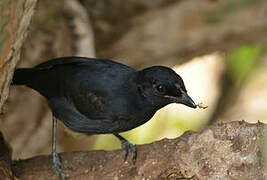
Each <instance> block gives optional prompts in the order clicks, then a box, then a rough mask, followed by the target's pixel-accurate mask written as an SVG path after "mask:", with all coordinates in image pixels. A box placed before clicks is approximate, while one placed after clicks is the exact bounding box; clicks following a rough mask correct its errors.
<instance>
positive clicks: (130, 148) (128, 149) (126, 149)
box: [114, 133, 137, 163]
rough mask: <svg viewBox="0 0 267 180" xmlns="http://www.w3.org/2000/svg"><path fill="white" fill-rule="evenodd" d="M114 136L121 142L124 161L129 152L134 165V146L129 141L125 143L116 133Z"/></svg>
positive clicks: (135, 154)
mask: <svg viewBox="0 0 267 180" xmlns="http://www.w3.org/2000/svg"><path fill="white" fill-rule="evenodd" d="M114 136H116V137H117V138H118V139H119V140H120V141H121V147H122V149H123V151H124V161H126V159H127V155H128V152H130V154H131V157H132V160H133V162H134V163H135V161H136V157H137V151H136V147H135V145H133V144H131V143H130V142H129V141H127V140H126V139H124V138H123V137H122V136H120V135H119V134H117V133H114Z"/></svg>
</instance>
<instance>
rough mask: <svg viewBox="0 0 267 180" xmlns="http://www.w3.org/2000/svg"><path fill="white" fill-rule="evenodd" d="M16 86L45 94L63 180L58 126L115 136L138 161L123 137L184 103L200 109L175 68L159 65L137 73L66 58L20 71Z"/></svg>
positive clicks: (99, 62)
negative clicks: (161, 111) (164, 110)
mask: <svg viewBox="0 0 267 180" xmlns="http://www.w3.org/2000/svg"><path fill="white" fill-rule="evenodd" d="M13 84H14V85H26V86H28V87H30V88H32V89H35V90H36V91H38V92H39V93H40V94H41V95H43V96H44V97H45V98H46V99H47V101H48V104H49V106H50V108H51V110H52V114H53V133H52V157H53V163H54V169H55V171H56V173H57V175H58V176H59V177H60V178H61V179H66V176H65V175H64V174H63V172H62V168H63V164H62V163H61V162H60V158H59V156H58V154H57V152H56V125H57V119H58V120H61V121H62V122H63V123H64V124H65V125H66V126H67V127H68V128H70V129H71V130H73V131H76V132H80V133H85V134H106V133H112V134H114V135H115V136H116V137H117V138H118V139H119V140H120V141H121V144H122V148H123V150H124V158H126V157H127V154H128V152H130V153H131V156H132V158H133V160H135V159H136V155H137V152H136V148H135V146H134V145H133V144H131V143H130V142H128V141H127V140H126V139H124V138H123V137H121V136H120V135H119V133H120V132H123V131H128V130H130V129H133V128H135V127H137V126H140V125H142V124H144V123H146V122H147V121H148V120H149V119H150V118H151V117H152V116H153V115H154V114H155V113H156V111H157V110H159V109H160V108H162V107H164V106H166V105H167V104H170V103H181V104H184V105H186V106H189V107H191V108H196V105H195V103H194V101H193V100H192V99H191V98H190V97H189V96H188V95H187V91H186V89H185V85H184V82H183V80H182V78H181V77H180V76H179V75H178V74H176V73H175V72H174V71H173V70H172V69H170V68H168V67H164V66H153V67H149V68H146V69H143V70H141V71H137V70H135V69H133V68H131V67H128V66H126V65H123V64H120V63H117V62H114V61H111V60H105V59H94V58H85V57H63V58H57V59H53V60H50V61H47V62H44V63H41V64H39V65H37V66H35V67H34V68H21V69H16V70H15V72H14V77H13Z"/></svg>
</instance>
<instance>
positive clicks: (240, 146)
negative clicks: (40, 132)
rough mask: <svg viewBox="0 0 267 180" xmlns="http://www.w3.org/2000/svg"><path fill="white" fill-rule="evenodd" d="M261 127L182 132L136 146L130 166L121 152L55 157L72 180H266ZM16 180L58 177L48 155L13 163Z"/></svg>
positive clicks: (232, 125) (237, 124) (239, 125)
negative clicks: (62, 163)
mask: <svg viewBox="0 0 267 180" xmlns="http://www.w3.org/2000/svg"><path fill="white" fill-rule="evenodd" d="M263 127H264V126H263V124H262V123H257V124H249V123H246V122H244V121H240V122H230V123H224V124H223V123H222V124H217V125H212V126H209V127H206V128H205V129H204V130H202V131H201V132H198V133H196V132H192V131H188V132H186V133H184V134H183V135H182V136H181V137H179V138H176V139H163V140H161V141H158V142H154V143H152V144H146V145H140V146H137V150H138V157H137V162H136V164H133V163H132V161H131V160H130V159H128V160H127V161H126V162H123V158H122V157H123V152H122V151H121V150H115V151H109V152H107V151H90V152H66V153H61V157H62V160H63V162H64V163H65V164H66V165H68V166H71V167H72V168H73V169H72V170H65V173H67V174H68V175H69V180H72V179H90V180H93V179H104V180H108V179H117V180H120V179H144V178H145V179H146V178H149V179H168V178H169V179H178V178H190V177H191V178H192V179H258V178H259V177H261V178H263V179H264V178H267V172H266V171H264V166H263V163H262V162H261V153H262V138H263ZM12 169H13V170H14V173H15V175H16V176H17V177H19V178H20V179H21V180H24V179H25V180H26V179H27V180H38V179H51V180H55V179H58V178H57V176H56V175H55V173H54V171H53V168H52V161H51V156H38V157H34V158H31V159H27V160H19V161H16V162H14V165H13V167H12Z"/></svg>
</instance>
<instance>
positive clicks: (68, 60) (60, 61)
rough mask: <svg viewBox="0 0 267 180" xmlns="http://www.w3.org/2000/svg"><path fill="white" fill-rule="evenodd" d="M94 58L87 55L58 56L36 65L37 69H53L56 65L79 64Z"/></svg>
mask: <svg viewBox="0 0 267 180" xmlns="http://www.w3.org/2000/svg"><path fill="white" fill-rule="evenodd" d="M94 60H96V59H94V58H85V57H63V58H56V59H52V60H49V61H46V62H44V63H41V64H38V65H37V66H35V67H34V68H35V69H40V70H41V69H51V68H53V67H56V66H62V65H78V64H82V63H87V62H90V61H94Z"/></svg>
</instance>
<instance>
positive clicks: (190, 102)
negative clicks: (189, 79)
mask: <svg viewBox="0 0 267 180" xmlns="http://www.w3.org/2000/svg"><path fill="white" fill-rule="evenodd" d="M181 93H182V96H181V97H179V98H176V100H175V102H176V103H181V104H184V105H186V106H188V107H191V108H196V107H197V105H196V104H195V102H194V101H193V100H192V98H191V97H190V96H188V94H187V93H186V92H184V91H181Z"/></svg>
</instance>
